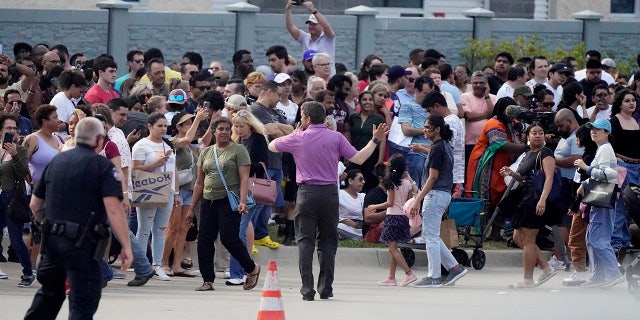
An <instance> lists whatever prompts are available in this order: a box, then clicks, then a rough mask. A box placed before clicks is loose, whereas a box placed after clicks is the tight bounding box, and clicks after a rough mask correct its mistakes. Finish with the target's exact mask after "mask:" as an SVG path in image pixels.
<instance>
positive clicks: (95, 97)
mask: <svg viewBox="0 0 640 320" xmlns="http://www.w3.org/2000/svg"><path fill="white" fill-rule="evenodd" d="M117 69H118V65H117V64H116V62H115V61H113V60H112V59H109V58H106V57H102V58H98V59H96V60H95V61H94V62H93V72H94V74H95V75H96V76H97V77H98V82H97V83H96V84H95V85H94V86H93V87H91V89H89V90H88V91H87V93H86V94H85V95H84V98H85V100H87V101H89V102H91V103H103V104H107V103H109V100H111V99H113V98H120V95H118V93H117V92H116V91H115V90H113V85H114V84H115V83H116V70H117Z"/></svg>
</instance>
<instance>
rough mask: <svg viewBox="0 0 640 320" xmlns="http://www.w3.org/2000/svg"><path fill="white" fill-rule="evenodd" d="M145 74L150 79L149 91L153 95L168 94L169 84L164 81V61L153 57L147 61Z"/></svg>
mask: <svg viewBox="0 0 640 320" xmlns="http://www.w3.org/2000/svg"><path fill="white" fill-rule="evenodd" d="M145 69H146V70H147V74H146V75H147V76H148V77H149V80H150V81H151V86H152V88H151V93H152V94H153V95H161V96H165V97H166V96H169V85H167V83H166V82H165V72H166V69H165V67H164V61H163V60H162V59H160V58H153V59H151V60H149V61H147V64H146V68H145Z"/></svg>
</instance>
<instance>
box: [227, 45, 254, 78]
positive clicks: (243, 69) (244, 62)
mask: <svg viewBox="0 0 640 320" xmlns="http://www.w3.org/2000/svg"><path fill="white" fill-rule="evenodd" d="M232 60H233V77H232V78H240V79H243V80H244V79H246V78H247V76H248V75H249V73H251V72H253V58H252V57H251V52H249V51H248V50H245V49H241V50H238V51H236V52H235V53H234V54H233V58H232Z"/></svg>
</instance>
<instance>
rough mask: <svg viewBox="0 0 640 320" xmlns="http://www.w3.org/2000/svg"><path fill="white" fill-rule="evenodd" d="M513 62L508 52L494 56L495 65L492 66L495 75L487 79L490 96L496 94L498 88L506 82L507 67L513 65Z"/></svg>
mask: <svg viewBox="0 0 640 320" xmlns="http://www.w3.org/2000/svg"><path fill="white" fill-rule="evenodd" d="M513 61H514V60H513V56H512V55H511V54H510V53H509V52H506V51H503V52H500V53H498V55H496V60H495V64H494V65H493V69H494V70H495V71H496V74H495V75H493V76H491V77H489V88H490V92H491V94H497V93H498V90H500V87H502V85H503V84H504V83H505V82H506V81H507V75H508V74H509V67H510V66H511V65H512V64H513Z"/></svg>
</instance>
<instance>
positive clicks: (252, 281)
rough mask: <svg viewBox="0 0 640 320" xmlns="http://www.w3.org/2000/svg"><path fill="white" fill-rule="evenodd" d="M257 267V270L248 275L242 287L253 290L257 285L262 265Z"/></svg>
mask: <svg viewBox="0 0 640 320" xmlns="http://www.w3.org/2000/svg"><path fill="white" fill-rule="evenodd" d="M257 267H258V270H256V272H253V273H250V274H249V275H248V276H247V280H245V281H244V284H243V285H242V289H244V290H251V289H253V288H255V287H256V285H257V284H258V279H259V278H260V266H257Z"/></svg>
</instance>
